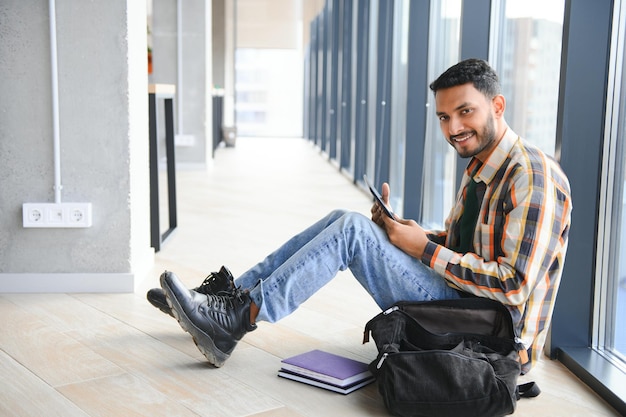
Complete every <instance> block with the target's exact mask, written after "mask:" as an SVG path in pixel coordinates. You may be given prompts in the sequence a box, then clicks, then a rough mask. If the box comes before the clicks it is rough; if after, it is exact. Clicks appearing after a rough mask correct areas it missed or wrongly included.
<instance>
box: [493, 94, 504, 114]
mask: <svg viewBox="0 0 626 417" xmlns="http://www.w3.org/2000/svg"><path fill="white" fill-rule="evenodd" d="M491 105H492V106H493V113H494V115H495V116H496V117H502V116H504V109H505V108H506V99H505V98H504V96H503V95H502V94H498V95H496V96H494V98H492V99H491Z"/></svg>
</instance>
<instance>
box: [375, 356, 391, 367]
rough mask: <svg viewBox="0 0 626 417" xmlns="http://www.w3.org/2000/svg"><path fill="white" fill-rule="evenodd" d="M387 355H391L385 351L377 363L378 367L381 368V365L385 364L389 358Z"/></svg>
mask: <svg viewBox="0 0 626 417" xmlns="http://www.w3.org/2000/svg"><path fill="white" fill-rule="evenodd" d="M387 356H389V354H388V353H383V356H381V357H380V360H379V361H378V363H377V364H376V369H380V367H381V366H383V362H385V359H387Z"/></svg>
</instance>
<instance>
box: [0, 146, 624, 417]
mask: <svg viewBox="0 0 626 417" xmlns="http://www.w3.org/2000/svg"><path fill="white" fill-rule="evenodd" d="M177 187H178V203H179V213H178V216H179V227H178V228H177V230H176V232H175V233H174V234H173V235H172V236H171V237H170V238H169V239H168V240H167V241H166V242H165V244H164V245H163V247H162V250H161V251H160V252H159V253H158V254H157V255H156V259H155V266H154V269H153V271H152V273H151V274H150V275H149V276H148V277H147V278H146V279H145V280H144V281H143V282H141V283H139V284H138V288H137V290H136V292H135V293H134V294H4V295H0V315H1V316H2V317H4V319H3V324H2V327H1V328H0V375H1V376H0V378H1V379H0V381H1V382H0V416H11V417H16V416H37V417H38V416H46V417H52V416H62V417H73V416H91V417H96V416H102V417H104V416H107V417H109V416H125V417H126V416H150V417H157V416H211V417H215V416H228V417H232V416H384V415H387V413H386V411H385V409H384V406H383V405H382V401H381V399H380V397H379V395H378V392H377V391H376V387H375V385H369V386H367V387H365V388H363V389H361V390H359V391H356V392H354V393H352V394H349V395H347V396H343V395H341V394H335V393H332V392H328V391H324V390H322V389H319V388H314V387H310V386H307V385H303V384H300V383H297V382H293V381H289V380H285V379H282V378H279V377H277V375H276V373H277V371H278V369H279V367H280V360H281V358H284V357H287V356H291V355H295V354H298V353H302V352H304V351H307V350H309V349H312V348H319V349H325V350H328V351H331V352H335V353H338V354H342V355H346V356H349V357H352V358H355V359H360V360H363V361H371V360H372V359H373V358H374V357H375V354H376V350H375V347H374V345H373V342H370V343H368V344H365V345H362V344H361V338H362V331H363V326H364V324H365V322H366V321H367V320H368V319H369V318H371V317H372V316H373V315H375V314H376V313H377V312H378V310H377V307H376V306H375V304H374V303H373V302H372V301H371V300H370V299H369V298H368V296H367V295H366V293H365V292H364V290H362V289H361V288H360V287H359V286H358V284H357V283H356V282H355V280H354V279H353V278H351V275H350V274H349V273H347V272H346V273H340V274H339V275H338V276H337V278H336V279H335V280H333V281H332V282H331V283H330V284H329V285H327V286H326V287H325V288H324V289H322V291H321V292H319V293H318V294H316V295H315V296H314V297H312V298H311V299H310V300H309V301H307V302H306V303H305V304H304V305H303V306H302V307H301V308H300V309H299V310H297V311H296V312H295V313H294V314H292V315H291V316H289V317H287V318H285V319H283V320H282V321H280V322H279V323H276V324H268V323H260V324H259V328H258V330H256V331H255V332H252V333H249V334H248V335H246V336H245V337H244V339H243V340H242V341H241V342H240V344H239V346H238V347H237V349H236V350H235V352H234V353H233V355H232V357H231V358H230V359H229V360H228V361H227V362H226V364H225V365H224V366H223V367H222V368H219V369H216V368H213V367H212V366H210V365H208V364H207V363H206V362H205V360H204V358H203V356H202V355H201V354H200V352H199V351H198V350H197V349H196V347H195V346H194V344H193V343H192V341H191V338H190V336H189V335H188V334H186V333H184V332H183V331H182V330H181V329H180V327H179V326H178V324H177V323H176V321H175V320H173V319H172V318H170V317H169V316H166V315H164V314H162V313H161V312H159V311H158V310H156V309H154V308H153V307H152V306H151V305H150V304H148V302H147V301H146V300H145V292H146V290H147V289H149V288H150V287H153V286H158V276H159V274H160V273H161V272H162V271H163V270H164V269H168V270H171V271H174V272H175V273H176V274H177V275H178V276H179V277H181V278H182V279H183V281H185V283H187V284H188V285H189V286H190V287H193V286H196V285H198V284H199V282H200V281H201V280H202V279H203V278H204V276H205V275H206V274H207V273H208V272H210V271H215V270H217V269H218V268H219V267H220V266H221V265H227V266H228V267H229V268H230V269H231V270H232V271H233V273H234V274H235V276H237V275H238V274H240V273H242V272H243V271H245V270H246V269H247V268H249V267H250V266H252V265H253V264H254V263H255V262H257V261H259V260H261V259H262V257H264V256H265V255H266V254H267V253H269V252H270V251H271V250H273V249H275V248H276V247H277V246H278V245H279V244H281V243H282V242H283V241H284V240H286V239H287V238H288V237H290V236H291V235H293V234H294V233H296V232H297V231H299V230H301V229H302V228H304V227H306V226H308V225H309V224H310V223H311V222H313V221H315V220H317V219H318V218H319V217H321V216H322V215H324V214H326V212H328V211H329V210H331V209H334V208H340V207H341V208H347V209H352V210H357V211H361V212H363V213H368V211H369V206H370V199H369V198H368V196H367V195H366V194H365V193H364V192H362V191H361V190H358V189H357V188H356V187H354V186H353V185H352V184H351V183H350V181H349V180H348V179H347V178H346V177H344V176H343V175H340V174H339V173H338V169H337V167H335V166H334V165H333V164H331V163H329V162H327V160H326V159H325V158H324V157H323V156H322V155H320V153H319V152H318V151H317V150H316V149H315V148H314V147H312V146H311V145H310V144H309V143H307V142H305V141H303V140H301V139H271V140H270V139H242V138H239V139H238V140H237V145H236V147H234V148H221V149H218V151H217V154H216V157H215V161H214V163H213V165H212V166H211V167H210V168H209V169H208V171H207V172H197V171H191V170H187V171H185V170H180V171H179V172H178V181H177ZM103 256H105V255H103ZM526 379H534V380H535V381H537V382H538V383H539V385H540V387H541V389H542V391H543V392H542V394H541V395H540V396H539V397H538V398H535V399H531V400H522V401H520V402H519V403H518V408H517V411H516V413H515V415H516V416H568V417H571V416H585V417H588V416H614V415H617V414H616V413H615V412H614V411H613V410H612V409H611V408H610V407H609V406H607V405H606V403H605V402H604V401H602V400H601V399H600V398H599V397H598V396H596V395H595V394H594V393H593V392H591V391H590V390H589V389H588V388H587V387H586V386H585V385H583V384H582V383H581V382H580V381H578V380H577V379H576V378H575V377H574V376H573V375H572V374H571V373H569V372H568V371H567V370H566V369H564V368H563V366H561V365H560V364H559V363H557V362H552V361H549V360H547V359H546V360H544V361H542V362H540V364H539V365H537V367H536V368H535V369H533V371H532V372H530V374H529V375H527V376H526V377H525V378H524V380H526Z"/></svg>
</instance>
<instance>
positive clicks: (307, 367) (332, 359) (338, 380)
mask: <svg viewBox="0 0 626 417" xmlns="http://www.w3.org/2000/svg"><path fill="white" fill-rule="evenodd" d="M278 376H280V377H283V378H287V379H292V380H294V381H298V382H303V383H305V384H309V385H314V386H316V387H320V388H324V389H327V390H330V391H335V392H338V393H341V394H349V393H351V392H352V391H354V390H356V389H359V388H361V387H363V386H365V385H367V384H369V383H371V382H373V381H374V376H373V375H372V374H371V373H370V371H369V370H368V369H367V364H366V363H363V362H359V361H356V360H354V359H349V358H346V357H343V356H339V355H335V354H332V353H328V352H324V351H321V350H312V351H310V352H306V353H303V354H300V355H296V356H292V357H290V358H287V359H283V360H282V361H281V369H280V370H279V371H278Z"/></svg>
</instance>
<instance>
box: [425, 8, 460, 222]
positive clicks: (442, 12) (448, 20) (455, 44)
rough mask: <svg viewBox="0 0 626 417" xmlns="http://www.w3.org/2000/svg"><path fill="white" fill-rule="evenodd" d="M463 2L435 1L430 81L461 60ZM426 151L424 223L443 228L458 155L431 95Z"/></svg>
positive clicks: (430, 55)
mask: <svg viewBox="0 0 626 417" xmlns="http://www.w3.org/2000/svg"><path fill="white" fill-rule="evenodd" d="M461 6H462V0H443V1H434V2H431V17H430V22H431V23H430V26H431V34H432V37H431V39H430V42H429V51H430V52H429V58H428V78H429V80H431V81H432V80H434V79H435V78H437V77H438V76H439V74H441V73H442V72H443V71H445V70H446V69H447V68H448V67H450V66H452V65H454V64H456V63H457V62H458V61H459V47H460V44H459V34H460V30H461V8H462V7H461ZM427 105H428V117H427V123H426V144H425V149H424V184H423V189H424V192H423V195H424V196H425V198H424V207H423V210H422V213H423V214H422V219H421V223H422V224H423V225H424V226H425V227H433V228H435V227H436V228H440V227H442V226H443V222H444V220H445V218H446V216H447V215H448V212H449V211H450V209H451V208H452V204H453V201H454V193H455V184H454V178H455V167H456V152H455V151H454V149H453V148H452V147H451V146H450V145H449V144H448V142H446V140H445V139H444V138H443V137H442V135H441V131H440V130H439V123H438V121H437V117H436V115H435V100H434V97H433V95H432V94H429V96H428V103H427Z"/></svg>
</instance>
